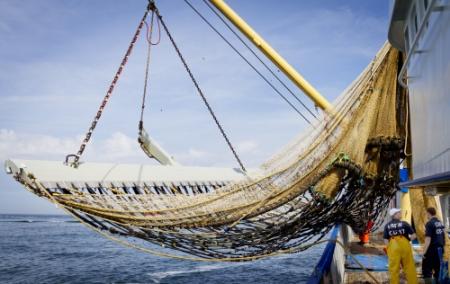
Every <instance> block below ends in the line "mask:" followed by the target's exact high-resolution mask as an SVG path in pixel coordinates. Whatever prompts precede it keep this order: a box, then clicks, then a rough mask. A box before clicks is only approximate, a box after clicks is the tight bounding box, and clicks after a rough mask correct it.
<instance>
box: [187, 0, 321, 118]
mask: <svg viewBox="0 0 450 284" xmlns="http://www.w3.org/2000/svg"><path fill="white" fill-rule="evenodd" d="M184 2H185V3H186V4H187V5H188V6H189V7H190V8H191V9H192V10H193V11H194V12H195V13H196V14H197V15H198V16H199V17H200V18H201V19H202V20H203V21H204V22H205V23H206V24H207V25H208V26H209V27H210V28H211V29H212V30H213V31H214V32H216V34H217V35H219V36H220V37H221V38H222V39H223V41H225V43H227V44H228V46H229V47H230V48H231V49H233V50H234V52H236V53H237V54H238V55H239V56H240V57H241V58H242V59H243V60H244V61H245V62H246V63H247V64H248V65H249V66H250V67H251V68H252V69H253V70H254V71H255V72H256V73H257V74H258V75H259V76H260V77H261V78H262V79H263V80H264V81H265V82H266V83H267V84H268V85H269V86H270V87H271V88H272V89H273V90H274V91H275V92H276V93H277V94H278V96H280V97H281V98H282V99H283V100H284V101H285V102H286V103H287V104H288V105H289V106H290V107H291V108H292V109H293V110H294V111H295V112H297V113H298V114H299V115H300V116H301V117H302V118H303V119H304V120H305V121H306V122H307V123H308V124H310V125H313V124H312V123H311V121H310V120H309V119H308V118H307V117H306V116H305V115H304V114H303V113H302V112H301V111H300V110H299V109H298V108H297V107H295V105H293V104H292V103H291V102H290V101H289V100H288V99H287V98H286V96H284V95H283V94H282V93H281V92H280V91H279V90H278V89H277V88H276V87H275V85H274V84H272V83H271V82H270V80H269V79H268V78H267V77H266V76H264V74H262V73H261V72H260V71H259V70H258V69H257V68H256V67H255V66H254V65H253V64H252V63H251V62H250V61H249V60H248V59H247V58H246V57H245V56H244V55H243V54H242V53H241V52H240V51H239V50H238V49H237V48H236V47H235V46H234V45H233V44H232V43H231V42H230V41H228V40H227V39H226V38H225V36H223V35H222V34H221V33H220V32H219V31H218V30H217V29H216V28H215V27H214V26H213V25H212V24H211V23H210V22H209V21H208V20H207V19H206V18H205V17H204V16H203V15H202V14H201V13H200V12H199V11H198V10H197V9H196V8H195V7H194V6H193V5H192V4H191V3H189V1H187V0H184ZM213 11H214V10H213ZM214 12H215V11H214ZM229 28H231V27H229ZM233 32H234V31H233ZM236 36H238V35H237V34H236ZM238 37H239V36H238ZM239 39H240V38H239ZM241 41H242V42H243V43H244V45H246V46H247V48H249V50H250V51H251V52H252V53H253V55H254V56H256V58H258V60H259V61H260V62H261V63H262V64H263V65H264V66H265V67H266V68H267V69H268V70H269V72H271V73H272V75H274V76H275V77H276V78H277V80H278V81H279V82H281V83H282V84H283V85H284V86H285V87H286V88H288V87H287V86H286V85H285V84H284V82H283V81H281V79H280V78H279V77H278V76H277V75H276V74H275V73H274V72H273V71H272V70H271V69H270V67H269V66H267V65H266V64H265V63H264V61H262V60H261V59H260V58H259V57H258V55H257V54H256V53H254V51H253V50H252V49H251V48H250V47H249V46H248V45H247V44H246V43H245V42H244V41H243V40H242V39H241ZM288 90H289V88H288ZM291 94H292V95H293V96H294V97H295V98H296V99H297V100H298V101H299V102H300V103H301V104H302V105H303V106H304V107H305V108H307V107H306V105H304V104H303V102H302V101H301V100H300V99H299V98H298V97H297V96H295V95H294V93H293V92H292V91H291ZM307 110H308V111H309V109H308V108H307ZM310 113H312V112H310ZM312 115H313V116H314V117H316V116H315V115H314V114H312ZM316 118H317V117H316Z"/></svg>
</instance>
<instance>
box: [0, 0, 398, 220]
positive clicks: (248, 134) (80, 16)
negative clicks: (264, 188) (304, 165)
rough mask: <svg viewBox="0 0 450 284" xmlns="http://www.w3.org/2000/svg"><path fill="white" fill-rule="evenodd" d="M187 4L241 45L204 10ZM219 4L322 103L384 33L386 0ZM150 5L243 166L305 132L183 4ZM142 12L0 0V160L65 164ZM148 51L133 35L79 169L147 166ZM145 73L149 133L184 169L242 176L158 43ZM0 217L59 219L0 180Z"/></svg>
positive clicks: (92, 0)
mask: <svg viewBox="0 0 450 284" xmlns="http://www.w3.org/2000/svg"><path fill="white" fill-rule="evenodd" d="M191 2H192V3H193V4H194V5H195V6H196V7H197V8H198V9H199V10H201V11H202V13H204V15H205V16H206V17H207V18H208V19H210V20H211V21H212V23H213V24H214V25H215V26H216V27H217V28H218V29H220V30H221V31H222V32H223V33H224V34H225V35H226V36H227V37H228V38H230V39H232V41H233V42H234V43H236V41H235V40H234V38H233V37H232V35H230V33H229V32H228V31H227V30H226V28H225V27H224V26H223V25H222V24H221V23H220V22H219V21H218V20H217V18H215V16H214V15H213V14H212V13H211V12H210V11H209V10H208V8H207V7H206V6H205V5H204V4H203V2H202V1H199V0H191ZM227 3H229V5H230V6H231V7H233V8H234V9H235V10H236V11H237V12H238V13H239V14H240V15H241V16H242V17H243V18H244V19H245V20H247V21H248V23H249V24H250V25H251V26H253V28H254V29H255V30H256V31H257V32H258V33H260V34H261V35H262V36H263V37H264V38H265V39H266V41H268V42H269V43H270V44H271V45H272V46H273V47H274V48H275V49H276V50H277V51H278V52H279V53H280V54H281V55H282V56H284V57H285V58H286V59H287V61H288V62H290V63H291V65H293V66H294V67H295V68H296V69H297V70H299V72H300V73H302V74H303V75H304V77H305V78H306V79H307V80H309V81H310V82H311V83H312V84H313V85H314V86H315V87H316V88H317V89H318V90H319V91H320V92H321V93H322V94H323V95H324V96H325V97H326V98H328V99H329V100H333V99H334V98H336V96H337V95H339V94H340V92H342V91H343V90H344V89H345V87H346V86H347V85H348V84H349V83H350V82H351V81H353V80H354V79H355V78H356V76H357V75H358V74H359V73H360V72H361V71H362V70H363V68H364V67H365V66H366V65H367V64H368V63H369V62H370V61H371V59H372V58H373V56H374V55H375V53H376V51H377V50H378V49H379V48H380V47H381V46H382V44H383V43H384V41H385V40H386V37H387V25H388V14H389V13H388V6H389V3H388V1H387V0H386V1H337V0H335V1H314V0H308V1H307V0H302V1H294V0H290V1H288V0H282V1H266V0H258V1H257V0H247V1H237V0H229V1H227ZM157 5H158V7H159V9H160V11H161V14H162V15H163V17H164V19H165V21H166V23H167V25H168V26H169V28H170V29H171V32H172V34H173V36H174V38H175V40H176V41H177V43H178V44H179V46H180V49H181V50H182V52H183V54H184V55H185V57H186V59H187V61H188V63H189V65H190V67H191V69H192V71H193V73H194V75H196V77H197V78H198V81H199V83H200V85H201V87H202V89H203V90H204V92H205V94H206V95H207V97H208V98H209V100H210V102H211V105H212V106H213V108H214V109H215V111H216V113H217V115H218V117H219V119H220V121H221V122H222V123H223V125H224V128H225V130H226V131H227V132H228V133H229V136H230V139H231V141H232V142H233V143H234V144H235V145H236V148H237V150H238V152H239V153H240V156H241V157H242V160H243V162H244V164H245V165H246V166H247V167H257V166H258V165H259V164H261V163H262V162H263V161H265V160H266V159H267V158H269V157H270V156H271V154H272V153H274V152H275V151H276V150H277V149H279V148H280V147H282V146H283V145H284V144H286V143H288V142H289V140H290V139H292V138H293V137H295V136H296V135H297V134H298V133H300V132H301V131H303V130H304V129H305V126H306V123H305V121H304V120H302V119H301V118H300V117H299V116H298V114H296V113H295V112H294V111H292V110H291V109H290V108H289V107H288V106H287V104H286V103H284V102H283V101H282V100H280V98H279V97H278V96H277V95H276V94H275V92H274V91H273V90H272V89H271V88H270V87H269V86H268V85H267V84H266V83H265V82H263V81H262V80H261V79H259V77H258V76H257V75H256V73H254V72H253V70H251V69H250V68H249V67H248V66H247V65H246V64H245V63H244V62H243V61H242V60H241V59H240V58H239V57H238V56H237V55H236V54H235V53H234V52H233V51H232V50H231V49H230V48H229V47H228V46H226V45H225V43H224V42H222V41H221V39H220V38H219V37H218V36H217V35H216V34H214V32H213V31H212V30H210V28H209V27H208V26H206V25H205V24H204V23H203V22H202V21H201V20H200V18H198V16H196V15H195V14H194V13H193V11H192V10H190V9H189V7H188V6H187V5H186V4H185V3H184V2H183V1H180V0H170V1H169V0H159V1H157ZM145 7H146V1H144V0H141V1H137V0H136V1H119V0H116V1H106V0H64V1H60V0H53V1H51V0H41V1H34V0H22V1H17V0H0V63H1V68H0V160H2V161H4V160H5V159H8V158H23V159H46V160H63V159H64V157H65V155H66V154H68V153H74V152H76V150H77V149H78V146H79V143H80V141H81V139H82V135H83V133H84V132H85V131H86V130H87V128H88V126H89V124H90V121H91V119H92V118H93V116H94V115H95V112H96V110H97V108H98V106H99V104H100V101H101V100H102V98H103V96H104V94H105V92H106V90H107V87H108V85H109V83H110V81H111V79H112V77H113V75H114V73H115V71H116V68H117V67H118V65H119V63H120V60H121V59H122V56H123V54H124V53H125V50H126V48H127V46H128V43H129V41H130V40H131V37H132V35H133V33H134V31H135V28H136V26H137V24H138V22H139V20H140V18H141V17H142V15H143V12H144V9H145ZM236 45H237V46H238V47H239V49H240V50H241V51H243V52H244V54H246V55H249V54H248V52H246V51H245V49H244V48H243V47H242V46H241V45H239V44H238V43H236ZM145 49H146V45H145V40H143V38H140V40H139V41H138V44H137V46H136V49H135V50H134V52H133V55H132V57H131V59H130V61H129V64H128V65H127V67H126V69H125V71H124V74H123V76H122V78H121V79H120V81H119V83H118V85H117V88H116V91H115V93H114V95H113V97H112V99H111V101H110V104H109V105H108V106H107V108H106V111H105V113H104V116H103V117H102V119H101V121H100V123H99V125H98V127H97V129H96V132H95V134H94V136H93V139H92V143H91V144H89V146H88V148H87V151H86V154H85V156H84V157H83V160H85V161H101V162H136V163H154V162H153V161H150V160H148V158H146V157H145V155H144V154H143V153H142V152H141V151H140V150H139V147H138V144H137V142H136V138H137V123H138V120H139V107H140V106H139V103H140V99H141V95H142V89H143V80H144V68H145ZM249 58H251V57H249ZM251 61H252V62H256V61H255V60H254V59H253V58H251ZM258 66H259V65H258ZM274 70H276V68H274ZM150 72H151V74H150V77H151V78H150V91H149V98H148V101H147V113H146V116H145V125H146V128H147V130H148V132H149V133H150V134H151V135H152V136H153V137H154V138H155V139H156V140H157V141H158V142H159V143H160V144H161V145H162V146H163V147H164V148H165V149H166V150H167V151H168V152H170V153H171V154H172V155H173V156H174V157H175V159H176V160H178V161H179V162H181V163H182V164H185V165H201V166H212V165H214V166H232V167H236V166H237V165H236V163H235V162H234V160H233V157H232V155H231V154H230V153H229V151H228V149H227V148H226V144H225V143H224V141H223V139H222V138H221V136H220V134H219V132H218V130H217V129H216V127H215V125H214V123H213V122H212V120H211V118H210V117H209V115H208V113H207V112H206V109H205V107H204V105H203V104H202V102H201V100H200V98H199V96H198V95H197V93H196V92H195V90H194V87H193V85H192V83H191V82H190V81H189V79H188V76H187V74H186V72H185V71H184V70H183V68H182V65H181V63H180V61H179V59H178V58H177V57H176V55H175V53H174V51H173V49H172V48H171V46H170V45H169V42H168V39H167V37H165V36H163V37H162V42H161V44H160V45H158V46H155V47H154V48H153V51H152V63H151V71H150ZM264 73H265V74H266V73H267V72H264ZM283 79H284V78H283ZM272 81H273V82H274V83H276V82H275V80H272ZM285 82H286V83H287V84H288V85H289V86H291V88H292V89H293V90H294V91H295V93H297V94H298V95H299V96H300V97H301V98H302V100H303V101H304V102H307V103H308V105H309V106H311V103H310V102H309V100H308V99H307V98H306V97H305V96H304V95H303V94H301V92H300V91H298V90H297V89H296V88H295V87H294V86H293V85H292V84H291V83H290V82H288V81H287V80H285ZM277 86H279V85H278V84H277ZM280 89H281V90H282V88H281V87H280ZM284 93H286V92H284ZM0 213H40V214H46V213H61V211H59V209H56V208H55V207H54V206H53V205H51V204H50V203H48V202H47V201H45V200H41V199H39V198H37V197H35V196H33V195H32V194H31V193H29V192H27V191H26V190H25V189H23V188H21V186H20V185H19V184H17V183H16V182H14V181H13V179H12V178H11V177H10V176H7V175H6V174H5V173H4V172H3V171H1V172H0Z"/></svg>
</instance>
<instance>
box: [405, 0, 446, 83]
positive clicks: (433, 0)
mask: <svg viewBox="0 0 450 284" xmlns="http://www.w3.org/2000/svg"><path fill="white" fill-rule="evenodd" d="M436 2H437V0H431V2H430V6H429V7H428V9H427V10H426V11H425V15H424V17H423V20H422V23H421V24H420V27H419V30H418V31H417V33H416V35H415V37H414V40H413V42H412V44H411V48H410V49H409V51H408V55H407V56H406V60H405V62H404V63H403V66H402V69H401V70H400V73H399V74H398V83H399V84H400V86H402V87H403V88H405V89H406V88H408V85H407V82H404V81H403V78H404V76H405V72H406V69H407V66H408V63H409V61H410V60H411V57H412V55H413V54H414V53H416V50H415V49H416V47H417V43H418V42H419V38H420V36H421V35H422V33H423V31H424V30H425V27H426V26H427V22H428V19H429V18H430V15H431V13H432V12H433V11H441V9H436V8H435V7H434V6H435V4H436Z"/></svg>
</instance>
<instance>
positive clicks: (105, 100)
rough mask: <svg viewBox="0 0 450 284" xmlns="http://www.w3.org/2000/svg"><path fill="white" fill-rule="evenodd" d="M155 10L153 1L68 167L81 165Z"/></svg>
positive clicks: (70, 156) (68, 162)
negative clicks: (82, 157)
mask: <svg viewBox="0 0 450 284" xmlns="http://www.w3.org/2000/svg"><path fill="white" fill-rule="evenodd" d="M153 9H155V6H154V4H153V2H152V1H149V5H148V6H147V10H146V11H145V13H144V16H143V17H142V19H141V21H140V23H139V25H138V28H137V30H136V32H135V34H134V36H133V39H132V40H131V43H130V45H129V46H128V49H127V52H126V53H125V56H124V57H123V59H122V62H121V63H120V66H119V69H117V72H116V75H115V76H114V79H113V80H112V82H111V84H110V85H109V88H108V91H107V92H106V95H105V97H104V98H103V101H102V103H101V104H100V107H99V109H98V111H97V114H96V115H95V117H94V120H93V121H92V123H91V126H90V127H89V130H88V131H87V133H86V135H85V137H84V139H83V142H82V143H81V145H80V149H79V150H78V152H77V154H70V155H67V156H66V159H65V164H66V165H70V166H73V167H75V168H76V167H77V166H78V165H79V161H80V157H81V155H83V152H84V150H85V149H86V145H87V143H88V142H89V140H90V139H91V136H92V133H93V132H94V129H95V127H96V126H97V123H98V121H99V120H100V117H101V116H102V113H103V110H104V109H105V106H106V104H107V103H108V101H109V99H110V97H111V95H112V93H113V91H114V88H115V86H116V84H117V81H118V80H119V78H120V75H121V74H122V71H123V69H124V68H125V65H126V64H127V62H128V58H129V57H130V55H131V52H132V50H133V48H134V45H135V44H136V42H137V40H138V37H139V34H140V32H141V30H142V27H143V26H144V22H145V19H146V18H147V15H148V12H149V11H150V10H153ZM70 158H73V161H69V160H70Z"/></svg>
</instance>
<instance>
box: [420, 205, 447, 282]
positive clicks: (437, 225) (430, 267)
mask: <svg viewBox="0 0 450 284" xmlns="http://www.w3.org/2000/svg"><path fill="white" fill-rule="evenodd" d="M427 217H428V222H427V223H426V225H425V245H424V247H423V260H422V274H423V278H424V279H425V283H433V278H434V279H435V281H436V283H439V270H440V266H441V257H440V255H439V252H438V251H439V249H441V253H443V251H444V245H445V226H444V225H443V224H442V222H441V221H440V220H439V219H438V218H437V217H436V209H434V208H433V207H429V208H427Z"/></svg>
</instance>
